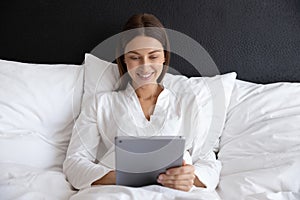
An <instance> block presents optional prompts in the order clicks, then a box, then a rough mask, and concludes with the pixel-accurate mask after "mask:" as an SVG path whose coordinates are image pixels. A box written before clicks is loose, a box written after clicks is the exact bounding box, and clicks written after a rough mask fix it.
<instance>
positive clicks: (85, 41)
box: [0, 0, 300, 83]
mask: <svg viewBox="0 0 300 200" xmlns="http://www.w3.org/2000/svg"><path fill="white" fill-rule="evenodd" d="M0 9H1V10H0V21H1V23H0V24H1V29H0V59H6V60H15V61H22V62H36V63H73V64H80V63H82V61H83V59H84V53H86V52H90V51H91V50H92V49H93V48H94V47H95V46H96V45H97V44H98V43H100V42H101V41H103V40H105V39H106V38H108V37H110V36H112V35H114V34H116V33H119V32H120V30H121V27H122V26H123V24H124V23H125V21H126V20H127V19H128V18H129V17H130V16H131V15H132V14H136V13H144V12H146V13H152V14H154V15H156V16H157V17H158V18H159V19H160V20H161V21H162V22H163V24H164V25H165V26H166V28H169V29H173V30H176V31H179V32H182V33H184V34H186V35H188V36H190V37H192V38H194V39H195V40H196V41H198V42H199V43H200V44H201V45H202V46H203V47H204V48H205V49H206V50H207V51H208V52H209V54H210V56H211V57H212V58H213V60H214V61H215V63H216V64H217V66H218V68H219V71H220V72H221V73H226V72H230V71H236V72H237V73H238V78H239V79H242V80H248V81H252V82H257V83H270V82H277V81H291V82H294V81H297V82H300V1H299V0H188V1H183V0H177V1H173V0H154V1H150V0H142V1H141V0H107V1H104V0H63V1H61V0H56V1H55V0H31V1H15V0H11V1H1V2H0ZM171 66H172V67H174V68H176V69H177V70H179V71H180V72H181V73H183V74H185V75H187V76H197V75H198V74H197V72H196V71H195V70H193V68H192V67H191V66H190V64H189V63H188V62H186V61H185V60H184V59H182V58H180V57H179V56H177V55H172V58H171Z"/></svg>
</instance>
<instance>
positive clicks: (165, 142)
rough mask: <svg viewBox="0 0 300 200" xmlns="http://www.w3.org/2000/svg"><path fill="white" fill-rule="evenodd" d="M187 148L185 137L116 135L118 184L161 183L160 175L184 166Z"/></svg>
mask: <svg viewBox="0 0 300 200" xmlns="http://www.w3.org/2000/svg"><path fill="white" fill-rule="evenodd" d="M184 147H185V139H184V138H183V137H181V136H155V137H134V136H117V137H115V155H116V156H115V159H116V184H117V185H125V186H132V187H140V186H145V185H153V184H158V185H159V183H157V178H158V176H159V174H161V173H164V172H165V171H166V170H167V169H169V168H172V167H179V166H182V161H183V153H184Z"/></svg>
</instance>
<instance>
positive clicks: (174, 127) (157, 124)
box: [64, 14, 221, 191]
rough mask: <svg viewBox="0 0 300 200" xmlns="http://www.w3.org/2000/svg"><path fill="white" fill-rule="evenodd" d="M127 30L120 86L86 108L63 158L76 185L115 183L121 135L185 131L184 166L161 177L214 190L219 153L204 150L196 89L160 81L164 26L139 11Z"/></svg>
mask: <svg viewBox="0 0 300 200" xmlns="http://www.w3.org/2000/svg"><path fill="white" fill-rule="evenodd" d="M123 31H124V32H123V33H122V36H121V41H120V45H119V47H118V48H117V57H118V58H117V63H118V66H119V71H120V75H121V81H120V88H119V90H118V91H114V92H108V93H103V94H98V95H96V98H93V99H91V101H90V103H89V105H88V106H85V107H84V108H83V110H82V112H81V114H80V116H79V118H78V120H77V121H76V126H75V128H74V131H73V135H72V138H71V141H70V145H69V149H68V153H67V157H66V160H65V162H64V172H65V173H66V175H67V178H68V180H69V181H70V183H71V184H72V185H73V186H74V187H75V188H77V189H83V188H86V187H90V186H91V185H107V184H115V171H114V170H115V166H114V144H113V141H114V137H115V136H117V135H132V136H153V135H182V136H184V137H185V138H186V151H185V155H184V159H185V161H184V163H183V165H182V166H181V167H177V168H172V169H169V170H167V171H166V172H165V173H164V174H161V175H160V176H159V177H158V179H157V182H158V183H160V184H161V185H163V186H165V187H170V188H174V189H178V190H183V191H189V190H190V189H191V188H192V187H193V186H196V187H203V188H209V189H214V188H215V187H216V185H217V183H218V180H219V173H220V169H221V165H220V163H219V162H218V161H217V160H216V158H215V155H214V152H210V153H209V154H207V155H205V156H203V155H202V154H201V146H202V145H203V142H205V141H204V139H205V134H206V133H205V131H199V130H203V128H202V129H201V126H203V124H201V110H200V108H199V105H198V104H197V102H196V101H195V97H194V94H190V95H185V96H183V95H178V94H175V93H173V92H172V91H171V90H169V89H168V88H167V87H165V86H164V85H162V84H161V81H162V79H163V78H164V75H165V73H166V72H167V70H168V65H169V60H170V51H169V50H170V47H169V41H168V38H167V34H166V32H165V30H164V28H163V25H162V24H161V22H160V21H159V20H158V19H157V18H156V17H155V16H153V15H150V14H138V15H134V16H132V17H131V18H130V19H129V20H128V22H127V23H126V25H125V27H124V29H123ZM199 110H200V111H199ZM195 122H197V123H195Z"/></svg>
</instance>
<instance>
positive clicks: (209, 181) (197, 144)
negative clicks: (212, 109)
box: [190, 104, 222, 191]
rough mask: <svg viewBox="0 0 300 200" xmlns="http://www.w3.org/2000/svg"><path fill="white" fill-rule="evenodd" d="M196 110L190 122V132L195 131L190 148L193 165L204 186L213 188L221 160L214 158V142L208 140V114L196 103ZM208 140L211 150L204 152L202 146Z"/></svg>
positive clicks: (217, 178)
mask: <svg viewBox="0 0 300 200" xmlns="http://www.w3.org/2000/svg"><path fill="white" fill-rule="evenodd" d="M194 110H197V112H194V113H193V115H192V116H193V118H192V119H193V120H192V121H191V122H192V125H191V126H192V127H193V128H192V132H193V133H196V134H195V136H194V140H193V145H192V148H191V150H190V153H191V156H192V161H193V165H194V167H195V175H196V176H197V177H198V179H199V180H200V181H201V182H202V183H203V184H204V185H205V186H206V189H207V190H210V191H211V190H215V189H216V187H217V185H218V183H219V178H220V172H221V168H222V165H221V162H220V161H218V160H217V159H216V154H215V152H214V151H213V149H214V144H215V142H214V143H211V142H212V141H209V140H208V138H209V137H208V136H209V134H211V133H210V132H209V127H210V125H211V124H210V123H208V121H207V118H209V116H208V115H209V114H208V113H205V112H204V110H203V107H202V106H199V104H198V105H197V108H194ZM207 142H210V143H211V145H209V146H211V148H210V149H211V150H210V151H207V152H204V151H205V150H204V149H203V147H204V146H205V143H207Z"/></svg>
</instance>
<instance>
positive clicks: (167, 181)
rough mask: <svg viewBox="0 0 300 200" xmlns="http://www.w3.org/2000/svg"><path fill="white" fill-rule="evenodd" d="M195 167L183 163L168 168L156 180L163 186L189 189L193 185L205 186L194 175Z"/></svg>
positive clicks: (183, 189)
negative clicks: (179, 165)
mask: <svg viewBox="0 0 300 200" xmlns="http://www.w3.org/2000/svg"><path fill="white" fill-rule="evenodd" d="M194 171H195V168H194V166H193V165H188V164H185V161H183V165H182V166H181V167H175V168H171V169H168V170H167V171H166V173H165V174H160V175H159V177H158V179H157V182H158V183H160V184H162V185H163V186H165V187H169V188H173V189H177V190H182V191H186V192H187V191H189V190H190V189H191V188H192V187H193V185H196V186H198V187H205V185H204V184H203V183H202V182H201V181H200V180H199V179H198V178H197V177H196V176H195V174H194Z"/></svg>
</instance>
